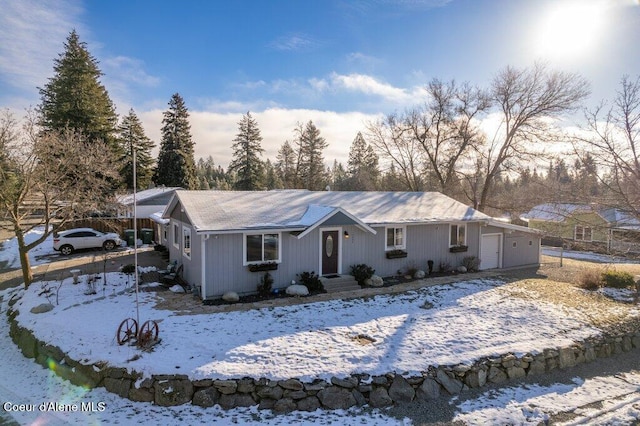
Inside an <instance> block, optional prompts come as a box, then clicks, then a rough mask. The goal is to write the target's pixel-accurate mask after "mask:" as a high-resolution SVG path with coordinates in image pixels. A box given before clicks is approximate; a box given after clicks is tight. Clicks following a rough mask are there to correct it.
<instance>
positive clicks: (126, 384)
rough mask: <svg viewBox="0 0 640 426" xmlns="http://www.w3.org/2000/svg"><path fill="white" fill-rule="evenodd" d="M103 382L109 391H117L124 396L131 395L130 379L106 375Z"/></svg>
mask: <svg viewBox="0 0 640 426" xmlns="http://www.w3.org/2000/svg"><path fill="white" fill-rule="evenodd" d="M103 383H104V388H105V389H106V390H108V391H109V392H111V393H115V394H116V395H118V396H120V397H122V398H126V397H128V396H129V390H130V389H131V380H130V379H112V378H111V377H106V378H105V379H104V382H103Z"/></svg>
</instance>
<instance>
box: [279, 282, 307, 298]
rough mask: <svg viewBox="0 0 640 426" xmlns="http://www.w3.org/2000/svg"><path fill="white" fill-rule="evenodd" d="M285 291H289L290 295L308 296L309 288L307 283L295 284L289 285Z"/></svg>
mask: <svg viewBox="0 0 640 426" xmlns="http://www.w3.org/2000/svg"><path fill="white" fill-rule="evenodd" d="M285 293H287V294H288V295H289V296H308V295H309V289H308V288H307V286H305V285H302V284H294V285H290V286H289V287H287V289H286V290H285Z"/></svg>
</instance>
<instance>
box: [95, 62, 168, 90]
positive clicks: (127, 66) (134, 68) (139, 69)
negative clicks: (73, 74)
mask: <svg viewBox="0 0 640 426" xmlns="http://www.w3.org/2000/svg"><path fill="white" fill-rule="evenodd" d="M101 64H102V67H103V71H104V72H105V73H106V74H113V75H117V76H118V78H119V79H121V80H124V81H127V82H132V83H136V84H140V85H142V86H148V87H155V86H157V85H158V84H159V83H160V79H159V78H158V77H154V76H152V75H149V74H147V72H146V71H145V70H144V62H143V61H141V60H139V59H135V58H129V57H127V56H114V57H110V58H107V59H105V60H103V61H102V62H101Z"/></svg>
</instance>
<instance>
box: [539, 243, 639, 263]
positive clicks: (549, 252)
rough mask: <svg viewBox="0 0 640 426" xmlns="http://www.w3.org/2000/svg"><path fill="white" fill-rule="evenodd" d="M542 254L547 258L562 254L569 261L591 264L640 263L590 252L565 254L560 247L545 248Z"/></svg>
mask: <svg viewBox="0 0 640 426" xmlns="http://www.w3.org/2000/svg"><path fill="white" fill-rule="evenodd" d="M542 254H543V255H545V256H551V257H560V255H561V254H562V256H563V257H565V258H567V259H577V260H588V261H591V262H598V263H640V261H638V260H635V259H628V258H626V257H621V256H613V255H606V254H600V253H593V252H590V251H574V250H564V252H562V251H561V249H560V248H558V247H543V248H542Z"/></svg>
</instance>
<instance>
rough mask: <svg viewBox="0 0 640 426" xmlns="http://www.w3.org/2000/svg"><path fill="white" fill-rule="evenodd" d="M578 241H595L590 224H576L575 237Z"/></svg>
mask: <svg viewBox="0 0 640 426" xmlns="http://www.w3.org/2000/svg"><path fill="white" fill-rule="evenodd" d="M574 239H575V240H576V241H593V234H592V232H591V227H590V226H582V225H576V227H575V237H574Z"/></svg>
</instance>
